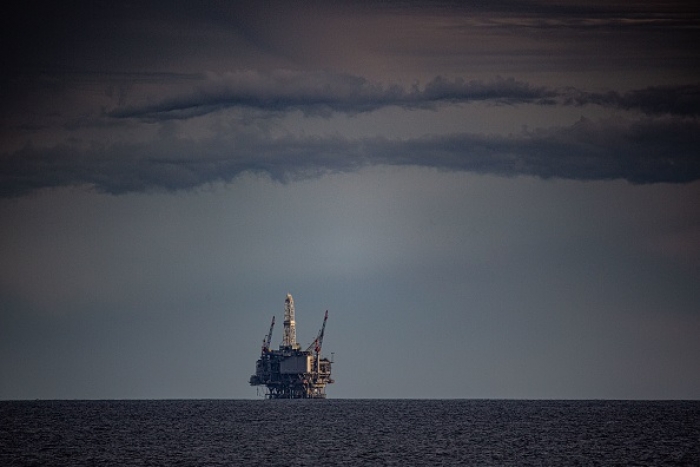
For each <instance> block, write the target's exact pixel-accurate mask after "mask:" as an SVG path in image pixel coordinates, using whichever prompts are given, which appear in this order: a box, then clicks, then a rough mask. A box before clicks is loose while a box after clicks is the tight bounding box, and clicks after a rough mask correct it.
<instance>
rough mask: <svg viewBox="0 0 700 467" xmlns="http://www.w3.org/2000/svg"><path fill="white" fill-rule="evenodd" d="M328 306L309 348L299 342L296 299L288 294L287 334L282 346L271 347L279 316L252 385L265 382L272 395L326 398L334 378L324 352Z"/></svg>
mask: <svg viewBox="0 0 700 467" xmlns="http://www.w3.org/2000/svg"><path fill="white" fill-rule="evenodd" d="M327 320H328V310H326V314H325V316H324V317H323V325H322V326H321V330H320V331H319V332H318V336H316V339H314V341H313V342H312V343H311V345H310V346H309V347H308V348H307V349H306V350H301V346H300V345H299V343H298V342H297V331H296V322H295V320H294V299H293V298H292V295H291V294H287V298H286V299H285V300H284V335H283V337H282V343H281V344H280V347H279V350H271V349H270V341H271V340H272V330H273V328H274V327H275V317H274V316H273V317H272V323H271V324H270V332H269V333H267V335H266V336H265V337H264V338H263V345H262V351H261V354H260V358H259V359H258V361H257V362H256V364H255V374H254V375H252V376H251V377H250V385H251V386H265V387H266V392H265V397H266V398H268V399H325V398H326V385H328V384H331V383H333V382H334V381H333V379H331V364H332V363H333V362H332V361H331V360H328V359H327V358H325V357H322V356H321V347H322V346H323V334H324V332H325V330H326V321H327Z"/></svg>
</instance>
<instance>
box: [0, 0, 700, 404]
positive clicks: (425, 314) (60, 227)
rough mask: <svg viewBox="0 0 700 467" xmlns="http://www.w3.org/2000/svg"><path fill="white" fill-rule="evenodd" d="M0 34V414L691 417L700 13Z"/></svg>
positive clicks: (274, 11)
mask: <svg viewBox="0 0 700 467" xmlns="http://www.w3.org/2000/svg"><path fill="white" fill-rule="evenodd" d="M8 12H11V13H8V14H7V15H4V18H3V25H2V26H3V27H2V32H1V33H0V34H2V36H1V38H2V43H3V44H5V48H6V49H7V51H6V57H5V58H4V63H3V66H2V70H0V84H2V85H1V86H0V99H1V101H2V105H1V106H0V121H1V124H0V399H35V398H42V399H43V398H47V399H92V398H101V399H112V398H236V399H246V398H256V397H258V395H257V393H256V389H255V388H253V387H250V386H249V385H248V379H249V377H250V375H251V374H252V373H253V372H254V370H255V360H256V359H257V358H258V355H259V351H260V345H261V343H262V339H263V336H264V335H265V334H266V333H267V330H268V326H269V323H270V319H271V318H272V316H273V315H275V316H277V322H278V323H279V325H278V328H277V329H276V330H275V333H274V336H273V339H272V344H273V346H274V347H276V346H277V345H279V343H280V342H281V339H282V329H281V322H282V316H283V310H284V299H285V296H286V294H287V293H291V294H292V295H293V296H294V300H295V304H296V312H297V316H296V318H297V336H298V339H299V341H300V343H301V345H302V346H303V347H306V346H307V345H308V344H309V343H310V342H311V341H312V340H313V338H314V337H315V335H316V333H317V332H318V329H319V327H320V325H321V323H322V320H323V314H324V312H325V310H326V309H327V310H329V319H328V324H327V329H326V335H325V341H324V353H325V354H327V355H328V356H330V355H331V352H333V355H334V361H335V364H334V367H333V373H334V378H335V380H336V383H335V384H334V385H331V386H329V388H328V391H327V392H328V394H329V397H332V398H587V399H593V398H615V399H630V398H631V399H698V398H700V371H698V361H699V360H700V338H698V336H700V149H699V148H700V49H698V47H697V44H698V43H700V7H698V6H697V3H696V2H695V1H669V2H656V1H655V2H651V1H638V2H627V1H624V2H623V1H620V2H615V1H608V0H606V1H598V0H589V1H570V2H560V1H547V0H542V1H512V0H504V1H488V2H462V1H459V2H449V1H444V2H439V1H435V2H426V1H384V2H369V1H356V2H342V1H323V2H321V1H319V2H312V1H308V2H259V1H258V2H225V1H202V2H189V1H182V2H180V1H167V2H165V1H162V2H160V1H150V2H149V1H145V2H143V1H141V2H99V1H94V0H93V1H89V2H87V1H86V2H67V3H66V4H63V3H61V4H56V5H53V6H47V5H45V2H36V3H35V2H23V3H22V6H21V7H17V8H14V9H10V10H8Z"/></svg>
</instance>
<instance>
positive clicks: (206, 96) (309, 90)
mask: <svg viewBox="0 0 700 467" xmlns="http://www.w3.org/2000/svg"><path fill="white" fill-rule="evenodd" d="M486 100H488V101H493V102H496V103H503V104H517V103H535V104H540V105H554V104H557V103H559V104H561V105H579V106H580V105H588V104H593V105H602V106H606V107H616V108H620V109H624V110H639V111H641V112H644V113H646V114H650V115H661V114H671V115H682V116H698V115H700V84H689V85H682V86H652V87H648V88H645V89H640V90H634V91H630V92H626V93H622V94H621V93H618V92H615V91H610V92H608V93H592V92H585V91H580V90H576V89H564V90H560V89H549V88H546V87H544V86H533V85H531V84H530V83H527V82H523V81H518V80H515V79H513V78H508V79H505V78H501V77H498V78H496V79H493V80H491V81H488V82H484V81H481V80H472V81H465V80H464V79H462V78H455V79H448V78H445V77H441V76H438V77H436V78H434V79H433V80H431V81H429V82H428V83H427V84H426V85H425V86H423V87H420V86H419V85H418V84H416V85H414V86H413V87H412V88H411V89H409V90H407V89H405V88H404V87H401V86H398V85H390V86H382V85H381V84H376V83H371V82H370V81H368V80H367V79H365V78H362V77H360V76H354V75H349V74H337V73H327V72H317V73H300V72H291V71H278V72H273V73H258V72H238V73H228V74H225V75H219V76H213V75H212V76H209V79H206V80H204V81H203V82H202V83H201V85H200V86H199V87H198V89H197V90H196V92H192V93H187V94H182V95H180V96H179V97H177V98H170V99H166V100H163V101H161V102H157V103H151V104H149V105H145V106H125V107H120V108H117V109H115V110H113V111H111V112H110V113H109V116H110V117H114V118H141V119H146V120H168V119H183V118H191V117H194V116H200V115H204V114H207V113H211V112H216V111H219V110H221V109H224V108H230V107H251V108H255V109H260V110H265V111H288V110H301V111H303V112H304V113H306V114H323V113H328V112H331V111H332V112H344V113H359V112H371V111H374V110H377V109H380V108H383V107H387V106H398V107H403V108H408V109H411V108H435V106H437V105H440V104H446V103H450V104H454V103H468V102H474V101H486Z"/></svg>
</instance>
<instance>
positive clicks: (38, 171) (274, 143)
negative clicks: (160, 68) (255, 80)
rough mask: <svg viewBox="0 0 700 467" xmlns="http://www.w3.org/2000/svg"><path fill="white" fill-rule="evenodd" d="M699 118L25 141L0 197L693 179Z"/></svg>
mask: <svg viewBox="0 0 700 467" xmlns="http://www.w3.org/2000/svg"><path fill="white" fill-rule="evenodd" d="M698 147H700V122H698V121H697V120H694V119H680V118H667V119H645V120H641V121H635V122H632V123H627V124H622V123H620V122H613V121H598V122H594V121H591V120H587V119H582V120H580V121H579V122H577V123H576V124H574V125H572V126H570V127H560V128H553V129H545V130H537V131H531V132H522V133H520V134H517V135H511V136H507V137H506V136H491V135H479V134H454V135H447V136H426V137H421V138H414V139H406V140H398V139H397V140H390V139H385V138H371V139H363V140H350V139H345V138H341V137H335V138H318V137H308V138H294V137H286V138H277V139H270V138H266V137H262V136H252V135H243V136H242V135H237V136H236V135H231V136H227V137H220V136H219V137H215V138H211V139H208V140H204V141H191V140H181V139H175V138H171V139H161V140H158V141H157V142H153V143H148V144H115V145H112V146H106V145H105V146H101V147H92V148H90V149H82V150H80V149H73V148H70V147H68V146H67V145H61V146H55V147H53V148H49V149H39V148H35V147H31V146H27V147H25V148H24V149H22V150H20V151H17V152H15V153H12V154H5V155H3V157H2V159H0V160H2V165H1V166H0V182H1V183H0V186H2V191H1V192H0V195H2V196H3V197H13V196H21V195H24V194H27V193H30V192H32V191H35V190H38V189H41V188H51V187H61V186H91V187H94V189H96V190H98V191H101V192H107V193H114V194H119V193H127V192H142V191H152V190H180V189H190V188H196V187H199V186H202V185H206V184H208V183H211V182H217V181H224V182H228V181H231V180H233V179H234V178H235V177H237V176H238V175H240V174H241V173H243V172H255V173H264V174H267V175H269V176H270V177H272V178H273V179H276V180H280V181H288V180H293V179H299V178H309V177H316V176H320V175H322V174H325V173H331V172H348V171H354V170H356V169H358V168H360V167H364V166H368V165H414V166H426V167H436V168H439V169H443V170H455V171H468V172H475V173H488V174H498V175H504V176H515V175H532V176H537V177H541V178H565V179H576V180H613V179H624V180H628V181H630V182H632V183H659V182H668V183H685V182H691V181H694V180H698V179H700V157H698V152H697V148H698Z"/></svg>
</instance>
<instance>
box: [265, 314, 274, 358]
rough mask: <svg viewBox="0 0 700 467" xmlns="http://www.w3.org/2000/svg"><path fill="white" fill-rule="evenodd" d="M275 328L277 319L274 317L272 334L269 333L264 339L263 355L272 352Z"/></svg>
mask: <svg viewBox="0 0 700 467" xmlns="http://www.w3.org/2000/svg"><path fill="white" fill-rule="evenodd" d="M274 327H275V317H274V316H273V317H272V323H270V332H268V333H267V335H266V336H265V338H264V339H263V346H262V354H263V355H265V354H266V353H268V352H269V351H270V341H271V340H272V328H274Z"/></svg>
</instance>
